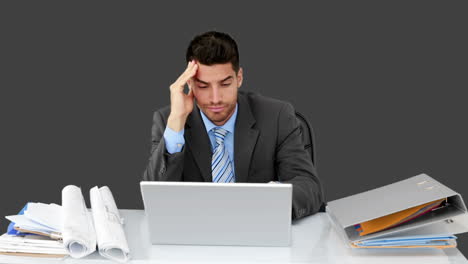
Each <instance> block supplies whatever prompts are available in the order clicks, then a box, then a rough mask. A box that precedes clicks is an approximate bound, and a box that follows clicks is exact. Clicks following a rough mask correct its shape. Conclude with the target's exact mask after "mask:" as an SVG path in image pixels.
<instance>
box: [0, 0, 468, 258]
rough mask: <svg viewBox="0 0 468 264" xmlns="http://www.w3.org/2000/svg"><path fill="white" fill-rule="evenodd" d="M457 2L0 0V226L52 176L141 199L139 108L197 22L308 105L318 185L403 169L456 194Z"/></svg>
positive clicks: (366, 182)
mask: <svg viewBox="0 0 468 264" xmlns="http://www.w3.org/2000/svg"><path fill="white" fill-rule="evenodd" d="M466 12H467V5H466V2H461V1H450V2H440V1H423V2H413V1H386V2H383V1H346V2H326V3H323V2H311V1H309V2H307V3H305V2H299V1H297V2H294V1H288V3H287V4H285V3H283V4H273V3H270V2H267V1H264V2H254V1H248V2H247V1H245V2H238V1H225V2H221V1H196V2H195V1H187V2H176V1H172V2H171V3H170V4H168V3H165V4H160V3H157V1H154V2H149V1H144V2H143V1H128V2H117V1H109V2H102V1H80V2H68V1H67V2H62V1H31V2H24V1H2V2H0V88H1V93H0V107H1V109H0V110H1V111H0V116H1V119H0V120H1V130H0V131H1V132H0V133H1V137H0V142H1V144H0V158H1V161H0V164H1V165H0V177H1V180H2V181H1V184H0V185H1V189H0V203H1V206H0V209H1V210H0V216H1V217H2V218H1V219H0V229H1V230H6V227H7V224H8V222H7V220H6V219H4V218H3V216H4V215H11V214H16V213H17V212H18V211H19V210H20V209H21V208H22V207H23V206H24V204H25V203H26V202H28V201H37V202H45V203H52V202H55V203H59V204H60V203H61V190H62V188H63V187H64V186H66V185H68V184H74V185H77V186H80V187H81V188H82V190H83V194H84V196H85V199H86V200H87V202H88V206H89V189H90V188H91V187H93V186H96V185H98V186H103V185H107V186H109V187H110V188H111V190H112V192H113V194H114V196H115V199H116V202H117V205H118V207H119V208H142V200H141V195H140V190H139V182H140V180H141V176H142V172H143V170H144V168H145V166H146V161H147V158H148V155H149V151H150V135H151V124H152V114H153V111H155V110H156V109H158V108H160V107H163V106H164V105H167V104H168V103H169V90H168V89H169V88H168V87H169V85H170V84H171V83H172V82H173V81H174V80H175V79H176V78H177V77H178V76H179V74H180V73H181V72H182V71H183V70H184V69H185V61H184V59H185V50H186V47H187V45H188V43H189V41H190V40H191V39H192V38H193V37H194V35H196V34H199V33H202V32H205V31H208V30H219V31H224V32H227V33H229V34H231V35H232V36H233V37H234V38H235V39H236V40H237V43H238V45H239V51H240V63H241V66H242V67H243V69H244V76H245V80H244V84H243V86H242V87H241V89H246V90H254V91H258V92H260V93H262V94H264V95H267V96H271V97H275V98H278V99H282V100H286V101H289V102H291V103H292V104H293V105H294V106H295V107H296V109H297V110H298V111H300V112H302V113H303V114H305V115H306V116H307V117H308V118H309V120H310V121H311V123H312V124H313V126H314V128H315V131H316V139H317V146H316V150H317V153H318V171H319V176H320V178H321V180H322V181H323V184H324V186H325V191H326V198H327V200H334V199H337V198H341V197H344V196H348V195H351V194H354V193H357V192H362V191H365V190H369V189H371V188H375V187H379V186H382V185H385V184H389V183H392V182H395V181H398V180H403V179H405V178H408V177H411V176H414V175H417V174H419V173H427V174H429V175H430V176H432V177H434V178H436V179H437V180H439V181H441V182H442V183H444V184H446V185H447V186H449V187H451V188H452V189H454V190H456V191H458V192H460V193H461V194H462V195H463V196H464V197H465V199H468V198H467V197H468V186H467V180H466V158H467V155H466V153H467V147H468V140H467V136H468V124H467V113H468V106H467V103H466V101H467V97H466V92H465V91H466V89H467V88H468V80H467V73H468V66H467V65H468V64H467V61H468V52H467V47H468V41H467V32H468V30H467V25H468V16H467V15H466ZM0 233H1V232H0ZM459 237H460V239H459V248H460V249H461V250H462V252H464V253H465V254H466V253H468V235H466V234H465V235H460V236H459Z"/></svg>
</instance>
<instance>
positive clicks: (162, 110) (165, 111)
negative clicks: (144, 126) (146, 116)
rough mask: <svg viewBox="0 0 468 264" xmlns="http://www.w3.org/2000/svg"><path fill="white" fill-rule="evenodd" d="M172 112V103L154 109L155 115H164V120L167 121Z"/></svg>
mask: <svg viewBox="0 0 468 264" xmlns="http://www.w3.org/2000/svg"><path fill="white" fill-rule="evenodd" d="M170 113H171V106H170V105H166V106H164V107H162V108H159V109H157V110H156V111H154V117H155V118H156V117H158V116H160V117H162V118H163V120H165V121H167V118H168V117H169V114H170Z"/></svg>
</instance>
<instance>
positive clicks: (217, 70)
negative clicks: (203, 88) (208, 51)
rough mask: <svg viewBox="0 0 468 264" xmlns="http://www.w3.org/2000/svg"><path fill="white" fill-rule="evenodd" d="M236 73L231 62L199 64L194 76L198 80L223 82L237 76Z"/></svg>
mask: <svg viewBox="0 0 468 264" xmlns="http://www.w3.org/2000/svg"><path fill="white" fill-rule="evenodd" d="M235 75H236V73H235V71H234V70H233V69H232V64H231V63H226V64H214V65H209V66H208V65H204V64H198V70H197V74H196V75H195V76H194V79H195V80H196V81H200V82H204V83H215V82H222V81H226V80H228V79H231V78H233V77H235Z"/></svg>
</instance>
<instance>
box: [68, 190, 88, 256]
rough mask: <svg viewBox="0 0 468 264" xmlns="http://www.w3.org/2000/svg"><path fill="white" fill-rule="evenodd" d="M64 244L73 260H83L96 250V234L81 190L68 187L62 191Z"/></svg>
mask: <svg viewBox="0 0 468 264" xmlns="http://www.w3.org/2000/svg"><path fill="white" fill-rule="evenodd" d="M62 209H63V214H62V223H63V228H62V230H63V231H62V236H63V244H64V246H65V248H66V249H67V250H68V253H69V254H70V256H72V257H73V258H82V257H85V256H87V255H89V254H91V253H93V252H94V251H95V250H96V232H95V231H94V225H93V219H92V216H91V213H90V212H89V211H88V209H87V208H86V204H85V201H84V198H83V194H82V193H81V189H80V188H78V187H76V186H74V185H68V186H66V187H65V188H63V190H62Z"/></svg>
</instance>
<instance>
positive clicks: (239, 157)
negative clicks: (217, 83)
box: [234, 93, 259, 182]
mask: <svg viewBox="0 0 468 264" xmlns="http://www.w3.org/2000/svg"><path fill="white" fill-rule="evenodd" d="M237 102H238V113H237V120H236V125H235V132H234V162H235V170H236V182H247V178H248V173H249V168H250V161H251V160H252V153H253V150H254V148H255V144H256V143H257V139H258V134H259V132H258V130H257V129H255V128H253V125H254V124H255V118H254V116H253V114H252V111H251V109H250V105H249V102H248V101H247V98H245V96H244V95H243V94H242V93H239V94H238V100H237Z"/></svg>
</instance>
